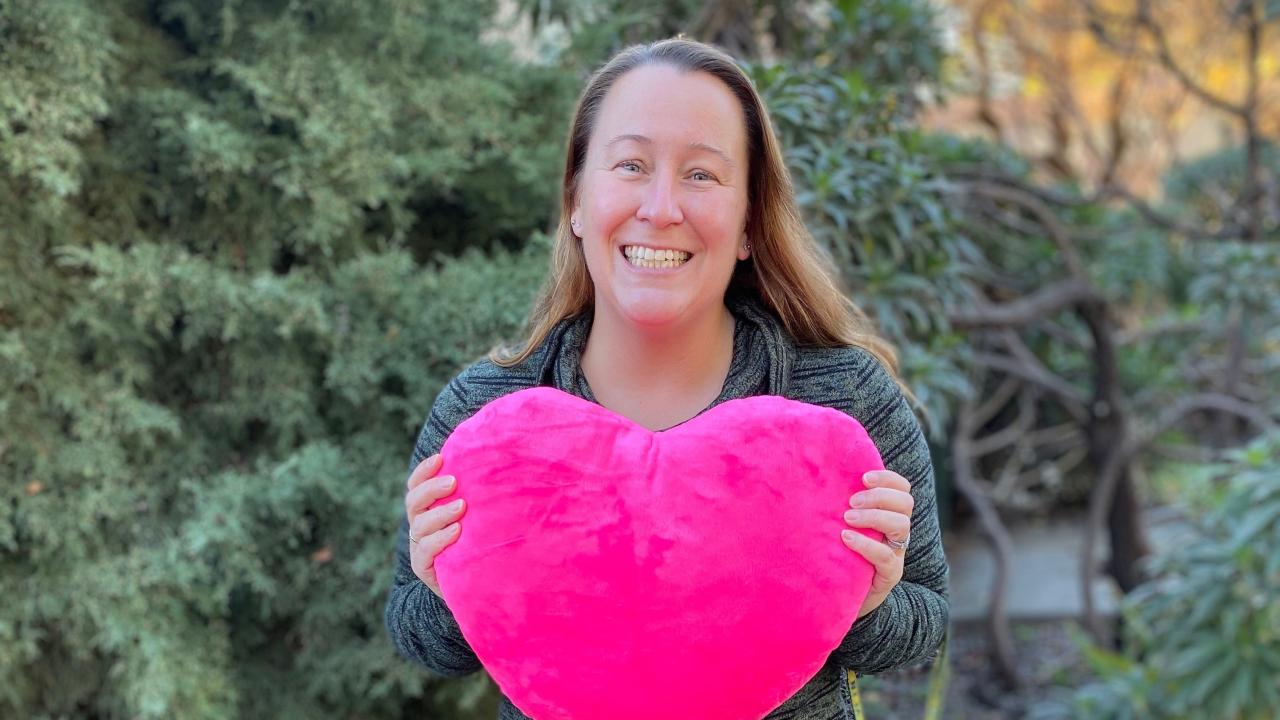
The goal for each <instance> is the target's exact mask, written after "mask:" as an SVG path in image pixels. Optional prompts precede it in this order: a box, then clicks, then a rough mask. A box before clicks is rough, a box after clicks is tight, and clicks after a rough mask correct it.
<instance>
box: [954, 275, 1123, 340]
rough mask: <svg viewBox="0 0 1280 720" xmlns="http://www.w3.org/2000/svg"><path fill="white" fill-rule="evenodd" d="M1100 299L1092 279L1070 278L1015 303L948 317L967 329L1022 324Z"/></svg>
mask: <svg viewBox="0 0 1280 720" xmlns="http://www.w3.org/2000/svg"><path fill="white" fill-rule="evenodd" d="M1098 299H1099V298H1098V295H1097V293H1096V291H1095V290H1094V289H1093V286H1092V285H1090V284H1089V283H1088V282H1086V281H1084V280H1081V279H1079V278H1069V279H1067V280H1063V281H1061V282H1057V283H1054V284H1053V285H1049V286H1047V287H1044V288H1041V289H1040V290H1038V291H1036V292H1034V293H1032V294H1030V295H1027V296H1025V297H1022V298H1019V299H1017V300H1014V301H1011V302H1007V303H1001V304H999V305H987V306H985V307H979V308H975V309H973V310H970V311H968V312H957V313H952V314H951V315H949V316H948V319H949V320H950V321H951V324H952V325H954V326H955V327H958V328H963V329H976V328H1004V327H1020V326H1023V325H1030V324H1031V323H1034V322H1038V321H1040V320H1043V319H1044V318H1046V317H1048V316H1049V315H1052V314H1054V313H1056V312H1058V311H1060V310H1063V309H1064V308H1068V307H1071V306H1072V305H1075V304H1077V303H1081V302H1085V301H1089V300H1098Z"/></svg>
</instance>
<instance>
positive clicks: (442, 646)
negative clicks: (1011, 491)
mask: <svg viewBox="0 0 1280 720" xmlns="http://www.w3.org/2000/svg"><path fill="white" fill-rule="evenodd" d="M726 305H727V306H728V307H729V310H730V312H732V313H733V315H734V317H735V319H736V327H735V330H734V338H733V360H732V362H731V365H730V368H729V375H728V377H727V378H726V380H725V384H724V388H723V390H722V391H721V393H720V396H719V397H718V398H716V400H715V401H714V402H712V403H711V405H708V406H707V409H710V408H712V407H715V406H716V405H718V404H720V403H722V402H726V401H728V400H733V399H735V398H742V397H748V396H752V395H781V396H783V397H787V398H790V399H792V400H798V401H801V402H806V403H811V404H814V405H822V406H826V407H830V408H834V409H836V410H840V411H842V412H845V413H848V414H849V415H851V416H853V417H854V418H855V419H857V420H858V421H859V422H860V423H862V425H863V426H864V427H865V428H866V430H867V432H868V434H870V436H871V439H872V440H873V441H874V442H875V444H876V447H877V448H878V449H879V451H880V455H881V457H882V459H883V460H884V463H885V467H887V468H888V469H890V470H893V471H894V472H897V473H898V474H900V475H902V476H903V477H905V478H906V479H907V480H909V481H910V482H911V494H912V496H914V498H915V510H914V512H913V514H912V518H911V544H910V545H909V546H908V548H907V555H906V564H905V569H904V573H903V578H902V581H901V582H900V583H899V584H898V585H897V586H896V587H895V588H894V589H893V590H892V592H890V594H889V596H888V598H886V600H885V602H884V603H883V604H882V605H880V607H878V608H876V609H875V610H873V611H872V612H871V613H869V614H867V615H866V616H865V617H863V618H861V619H859V620H858V621H857V622H855V623H854V624H853V626H852V627H851V628H850V630H849V632H848V634H847V635H846V636H845V637H844V639H843V640H842V641H841V643H840V645H839V647H837V648H836V649H835V651H833V652H832V653H831V656H830V657H829V658H828V660H827V663H826V664H825V665H824V666H823V668H822V669H821V670H820V671H819V672H818V674H817V675H815V676H814V677H813V679H812V680H810V681H809V683H808V684H807V685H805V686H804V687H803V688H801V689H800V691H799V692H797V693H796V694H795V695H794V696H792V697H791V698H790V699H788V700H787V701H786V702H785V703H783V704H782V705H781V706H780V707H778V708H777V709H775V710H774V711H773V712H771V713H770V714H769V715H768V716H767V718H766V720H809V719H813V720H836V719H837V718H839V719H841V720H844V719H848V720H852V718H853V708H852V701H851V698H850V693H849V685H848V682H847V675H846V671H847V670H853V671H855V672H857V673H858V674H859V675H865V674H872V673H877V672H883V671H885V670H889V669H891V668H897V667H901V666H905V665H912V664H917V663H922V662H927V661H929V660H931V659H932V658H933V657H934V655H935V654H936V652H937V650H938V647H939V645H940V643H941V642H942V639H943V635H944V634H945V632H946V628H947V621H948V610H949V604H948V599H947V578H948V569H947V562H946V557H945V555H944V554H943V549H942V535H941V532H940V529H939V525H938V510H937V502H936V497H935V495H934V480H933V465H932V463H931V461H930V457H929V448H928V445H927V444H926V442H925V438H924V435H923V433H922V432H921V429H920V425H919V423H918V422H917V421H916V417H915V415H914V414H913V412H912V410H911V408H910V405H909V404H908V402H907V401H906V399H905V397H904V396H903V395H902V393H901V392H900V391H899V389H898V387H897V385H896V384H895V383H894V382H893V379H892V378H891V377H890V376H889V374H888V372H887V371H886V370H885V369H884V368H883V367H882V366H881V365H880V364H879V362H877V361H876V360H875V358H874V357H873V356H872V355H871V354H869V353H867V352H866V351H864V350H862V349H860V348H806V347H797V346H796V345H795V343H794V342H793V341H792V339H791V338H790V336H789V335H787V333H786V331H785V329H784V328H783V326H782V324H781V322H780V321H779V320H778V319H777V317H776V316H774V315H773V314H772V313H771V312H770V311H769V310H767V309H766V308H765V306H764V305H763V304H762V303H761V302H760V301H758V300H756V299H753V298H745V297H732V296H731V297H729V298H727V299H726ZM590 329H591V313H590V312H587V313H585V314H583V315H579V316H576V317H573V318H569V319H566V320H564V321H563V322H561V323H560V324H559V325H557V326H556V328H555V329H554V331H553V332H552V333H551V334H550V335H549V336H548V337H547V339H546V340H545V341H544V343H543V344H542V346H541V347H540V348H539V349H538V350H537V351H536V352H535V353H534V354H533V355H531V356H530V358H529V359H528V360H526V361H525V362H524V363H522V364H520V365H518V366H516V367H512V368H502V367H499V366H497V365H494V364H493V363H491V362H489V361H488V360H480V361H477V362H475V363H473V364H472V365H470V366H468V367H467V368H466V369H464V370H463V371H462V372H461V373H459V374H458V375H457V376H456V377H454V378H453V379H452V380H451V381H450V382H449V384H448V385H446V386H445V387H444V389H442V390H441V391H440V394H439V395H438V396H437V397H436V400H435V403H434V405H433V406H432V408H431V412H430V415H429V416H428V417H427V420H426V422H425V423H424V425H423V427H422V431H421V433H420V434H419V436H418V441H417V444H416V446H415V447H414V450H413V455H412V457H411V459H410V461H409V469H410V471H412V469H413V468H414V467H416V466H417V465H418V463H420V462H422V460H424V459H426V458H427V457H430V456H431V455H433V454H435V453H437V452H439V450H440V448H441V447H442V446H443V445H444V441H445V439H446V438H447V437H448V436H449V433H450V432H452V431H453V429H454V428H455V427H457V425H458V424H460V423H461V422H462V421H463V420H466V419H467V418H469V417H471V415H473V414H474V413H475V412H477V411H478V410H479V409H480V408H482V407H484V405H485V404H487V403H489V402H491V401H493V400H495V399H497V398H499V397H502V396H503V395H507V394H510V393H513V392H517V391H519V390H523V389H526V388H530V387H535V386H552V387H555V388H558V389H560V390H563V391H564V392H567V393H571V394H573V395H576V396H578V397H581V398H583V399H586V400H589V401H591V402H598V401H597V400H596V399H595V397H594V396H593V395H592V393H591V388H590V387H588V386H587V382H586V378H585V376H584V375H583V373H582V369H581V357H582V351H583V349H584V347H585V345H586V340H587V335H588V332H589V331H590ZM704 412H705V410H704ZM463 522H466V519H465V517H464V518H463ZM408 532H409V521H408V518H407V517H402V518H401V522H400V530H399V533H398V536H397V538H396V550H395V570H394V575H393V578H392V583H391V589H390V592H389V593H388V596H387V605H386V613H385V622H386V627H387V632H388V634H389V635H390V637H391V641H392V643H393V644H394V645H395V648H396V652H397V653H398V654H399V655H401V656H402V657H404V658H406V659H408V660H410V661H412V662H414V663H417V664H418V665H420V666H422V667H423V668H425V669H426V670H428V671H430V672H432V673H435V674H437V675H440V676H444V677H458V676H462V675H466V674H468V673H472V672H475V671H477V670H479V669H480V668H481V665H480V661H479V660H478V659H477V658H476V655H475V653H474V652H472V650H471V648H470V647H469V646H468V645H467V642H466V640H465V639H464V638H463V636H462V633H461V631H460V630H459V628H458V624H457V622H456V621H455V620H454V618H453V614H452V613H451V612H450V610H449V608H448V607H447V606H446V605H445V603H444V601H443V600H441V599H440V598H439V597H438V596H436V594H435V593H433V592H431V590H430V589H429V588H427V586H426V585H424V584H423V583H422V581H421V580H419V579H418V577H417V576H416V575H415V574H414V573H413V569H412V566H411V565H410V563H409V550H408V544H409V540H408ZM833 542H838V539H833ZM498 717H499V720H527V718H526V716H525V715H524V714H523V713H522V712H520V710H519V709H518V708H516V707H515V706H514V705H513V704H512V703H511V702H510V700H508V699H507V698H505V697H504V698H502V702H501V705H500V709H499V715H498Z"/></svg>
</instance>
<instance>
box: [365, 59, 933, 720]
mask: <svg viewBox="0 0 1280 720" xmlns="http://www.w3.org/2000/svg"><path fill="white" fill-rule="evenodd" d="M561 202H562V204H561V220H560V226H559V228H558V230H557V233H556V238H555V246H554V249H553V253H552V261H551V268H550V274H549V277H548V279H547V282H546V284H545V286H544V287H543V290H542V293H541V295H540V298H539V300H538V302H537V304H536V306H535V307H534V308H533V311H532V313H531V315H530V319H529V328H530V329H529V336H528V338H527V340H526V342H525V343H524V344H523V347H521V348H520V349H519V350H518V351H514V352H508V351H506V350H503V349H496V350H495V351H494V352H493V353H492V354H491V355H490V357H489V358H488V359H485V360H480V361H478V362H476V363H474V364H472V365H471V366H469V367H468V368H466V369H465V370H464V371H463V372H462V373H460V374H459V375H458V376H457V377H456V378H454V379H453V380H452V381H451V382H450V383H449V385H448V386H447V387H446V388H445V389H444V390H443V391H442V392H441V393H440V395H439V397H438V398H437V399H436V402H435V404H434V406H433V407H432V410H431V413H430V415H429V417H428V418H427V421H426V423H425V424H424V425H423V429H422V433H421V435H420V436H419V439H418V444H417V447H416V448H415V451H414V454H413V457H412V458H411V461H410V468H411V470H412V473H411V476H410V479H409V489H408V492H407V493H406V496H405V519H404V521H403V522H402V524H401V532H400V538H399V545H398V552H397V567H396V574H395V580H394V583H393V586H392V589H391V592H390V595H389V597H388V602H387V609H386V623H387V628H388V632H389V633H390V635H391V638H392V640H393V641H394V643H395V645H396V648H397V649H398V651H399V652H400V653H401V654H402V655H403V656H405V657H407V658H410V659H412V660H414V661H416V662H418V663H419V664H421V665H422V666H423V667H425V668H427V669H429V670H431V671H433V672H436V673H439V674H444V675H461V674H465V673H469V672H473V671H475V670H478V669H480V667H481V665H480V662H479V660H478V658H477V657H476V655H475V653H474V652H473V651H472V649H471V648H470V646H469V645H468V644H467V642H466V639H465V638H464V637H463V636H462V634H461V631H460V629H459V627H458V624H457V622H456V620H455V619H454V617H453V614H452V613H451V611H450V610H449V608H448V606H447V605H446V604H445V603H444V600H443V598H442V597H441V594H440V587H439V584H438V582H437V580H436V576H435V571H434V569H433V565H434V559H435V557H436V555H437V554H438V553H440V552H441V551H443V550H446V549H447V547H448V546H449V545H450V544H452V543H453V542H455V541H456V540H457V538H458V536H459V533H460V532H461V529H460V522H459V519H460V518H462V516H463V515H462V514H463V512H465V510H464V509H463V508H464V506H463V505H458V506H456V507H455V504H453V503H450V504H448V505H445V504H444V503H437V502H436V501H437V500H441V499H443V498H445V497H448V495H449V493H450V492H451V490H452V488H453V487H454V486H455V485H454V479H453V478H452V477H451V476H448V475H443V476H440V477H435V473H436V472H438V470H439V468H440V458H439V456H438V455H437V453H439V451H440V448H441V447H442V446H443V444H444V441H445V439H446V438H447V437H448V436H449V434H450V433H451V432H452V431H453V429H454V428H456V427H457V426H458V425H459V424H460V423H462V422H463V421H464V420H466V419H467V418H469V417H471V416H473V415H474V414H475V413H476V412H478V411H479V410H480V409H481V408H482V407H484V406H485V405H487V404H488V403H490V402H492V401H493V400H496V399H498V398H500V397H503V396H506V395H509V394H511V393H514V392H518V391H520V390H523V389H527V388H532V387H539V386H549V387H554V388H557V389H559V390H562V391H564V392H568V393H571V394H573V395H576V396H578V397H580V398H583V399H585V400H588V401H590V402H593V403H597V404H599V405H601V406H603V407H604V408H606V409H607V410H610V411H612V412H614V413H616V414H618V415H621V416H623V417H625V418H628V419H629V420H631V421H633V422H634V423H636V424H637V425H640V426H642V427H643V428H645V429H647V430H650V431H654V432H658V431H662V430H666V429H670V428H672V427H674V426H676V425H679V424H681V423H683V422H686V421H688V420H689V419H691V418H693V417H696V416H698V415H701V414H702V413H705V412H706V411H707V410H709V409H711V408H712V407H715V406H717V405H719V404H721V403H724V402H727V401H729V400H733V399H737V398H744V397H750V396H756V395H777V396H782V397H786V398H789V399H792V400H797V401H800V402H803V403H809V404H812V405H820V406H825V407H830V408H834V409H837V410H840V411H841V412H844V413H847V414H849V415H850V416H852V417H853V418H854V419H856V420H858V421H859V422H860V423H861V424H862V425H863V426H864V427H865V428H866V431H867V433H868V435H869V436H870V438H871V440H872V441H873V442H874V444H875V445H876V447H877V449H878V451H879V453H880V455H881V457H882V458H883V461H884V467H885V470H884V471H881V472H876V473H870V474H868V475H867V476H865V478H863V479H862V480H863V482H865V486H866V488H867V490H865V491H862V492H859V493H856V494H855V495H853V496H852V497H850V498H849V503H848V505H846V506H843V507H833V508H831V513H832V517H836V516H839V517H840V518H841V523H842V527H844V529H845V532H844V533H843V534H842V535H841V537H840V538H836V537H832V542H833V543H836V542H839V543H842V544H843V546H844V548H846V549H847V550H848V551H849V552H852V553H857V554H858V555H861V556H862V557H863V558H865V559H866V560H867V561H868V562H870V563H871V564H872V565H873V566H874V568H875V576H874V580H873V582H872V586H871V588H870V591H869V593H868V594H867V595H866V598H865V599H864V600H863V601H862V603H861V605H860V606H859V607H858V608H857V613H856V618H857V619H856V621H855V622H853V624H852V626H851V627H850V628H849V631H848V633H847V634H846V635H845V637H844V638H843V640H842V641H841V642H840V644H839V646H838V647H836V648H835V649H834V650H833V651H832V652H831V654H830V656H829V657H828V658H826V662H825V664H824V666H823V668H822V669H821V670H820V671H819V672H818V673H817V674H816V675H815V676H814V677H813V678H812V679H811V680H810V681H809V682H808V683H807V684H806V685H805V686H804V687H803V688H801V689H800V691H799V692H797V693H795V695H794V696H793V697H791V698H789V699H787V700H786V702H784V703H782V704H781V705H780V706H779V707H777V708H776V709H775V710H774V711H773V712H771V713H770V714H769V715H768V718H769V719H770V720H782V719H783V718H793V719H799V718H841V717H852V714H853V712H854V709H853V703H852V700H851V698H850V693H849V690H848V687H849V686H848V685H847V684H846V683H845V682H844V679H845V678H844V671H846V670H849V671H858V672H879V671H882V670H886V669H889V668H893V667H898V666H901V665H905V664H909V663H916V662H921V661H924V660H927V659H929V658H930V657H932V656H933V655H934V653H935V652H936V651H937V649H938V647H939V645H940V643H941V642H942V639H943V636H944V633H945V630H946V626H947V617H948V602H947V577H948V571H947V564H946V559H945V557H944V555H943V552H942V545H941V535H940V533H939V530H938V518H937V506H936V502H935V498H934V489H933V487H934V482H933V468H932V465H931V463H930V459H929V448H928V446H927V445H926V443H925V439H924V436H923V434H922V433H921V431H920V426H919V424H918V423H917V421H916V418H915V416H914V414H913V413H912V410H911V407H910V404H909V403H908V400H907V398H908V397H909V394H908V393H905V392H904V390H905V388H903V387H902V386H901V384H900V382H899V381H898V379H897V377H896V361H895V358H894V354H893V350H892V348H890V347H889V345H888V344H887V343H886V342H884V341H883V340H882V339H881V338H880V337H879V336H878V335H877V334H876V332H875V330H874V329H873V327H872V326H871V324H870V322H869V321H868V320H867V318H866V316H865V315H864V314H863V313H862V312H861V310H859V309H858V308H857V307H856V306H855V305H854V304H853V303H852V302H851V301H850V300H849V299H848V298H847V297H846V295H845V294H844V293H843V292H841V289H840V287H839V283H838V282H837V280H836V273H835V272H834V268H832V267H831V266H830V263H829V260H828V259H827V258H826V256H825V255H823V254H822V253H821V252H820V250H819V249H818V247H817V245H816V243H815V242H814V240H813V238H812V236H811V235H810V234H809V232H808V231H807V230H806V228H805V227H804V224H803V223H802V222H801V220H800V217H799V213H798V211H797V209H796V203H795V198H794V193H793V191H792V186H791V181H790V178H789V176H788V174H787V171H786V168H785V166H784V164H783V161H782V152H781V149H780V147H779V145H778V141H777V138H776V136H775V134H774V131H773V129H772V126H771V124H770V121H769V117H768V114H767V112H766V111H765V109H764V106H763V104H762V103H761V100H760V97H759V95H758V94H757V93H756V91H755V88H754V87H753V86H752V84H751V82H750V80H749V79H748V78H747V76H746V75H745V74H744V73H743V72H742V70H741V69H740V68H739V67H738V66H737V65H736V64H735V63H734V61H733V59H732V58H731V57H729V56H728V55H726V54H725V53H723V52H722V51H720V50H719V49H717V48H714V47H712V46H708V45H705V44H702V43H697V42H693V41H689V40H685V39H672V40H664V41H661V42H656V43H651V44H648V45H638V46H634V47H631V48H628V49H626V50H624V51H623V52H621V53H619V54H618V55H617V56H616V57H614V58H613V59H612V60H610V61H609V63H607V64H606V65H605V66H604V67H602V68H601V69H600V70H599V71H597V72H596V73H595V74H594V75H593V76H592V77H591V79H590V80H589V81H588V83H587V87H586V88H585V89H584V91H583V93H582V96H581V97H580V98H579V101H578V105H577V108H576V111H575V113H574V117H573V122H572V125H571V128H570V132H569V144H568V152H567V156H566V161H565V174H564V180H563V185H562V193H561ZM806 441H807V438H802V437H801V438H795V442H797V443H804V442H806ZM512 481H513V482H519V479H518V478H513V479H512ZM791 481H792V482H793V483H794V486H795V487H796V488H797V491H798V492H804V488H805V487H806V485H805V482H806V478H805V477H804V476H803V474H801V473H797V476H796V477H795V478H791ZM780 511H786V508H780ZM761 521H763V522H767V521H768V518H762V519H761ZM850 528H868V529H873V530H876V531H879V533H881V534H883V537H884V540H883V541H879V540H877V539H874V537H879V535H875V534H874V533H873V534H871V535H867V534H863V533H858V532H852V531H851V530H850ZM908 540H909V541H910V543H909V546H908ZM752 551H753V550H752V549H751V548H744V549H743V552H748V553H750V552H752ZM762 557H765V555H762ZM814 601H815V602H835V601H837V599H834V598H815V599H814ZM852 609H853V608H852V605H850V610H852ZM794 611H795V608H779V618H785V617H786V616H787V613H788V612H794ZM780 621H782V620H780ZM751 630H752V629H751V628H748V627H744V628H742V632H743V633H744V638H745V640H746V641H748V642H749V641H750V633H751ZM725 652H732V649H731V648H726V649H725ZM564 672H566V673H572V672H573V668H565V669H564ZM730 684H731V683H730ZM722 687H728V685H723V684H722ZM501 717H502V718H507V719H517V718H524V715H523V713H521V712H520V711H519V709H517V708H516V707H515V706H514V705H513V704H512V703H511V702H510V701H509V700H506V699H505V698H504V701H503V703H502V709H501Z"/></svg>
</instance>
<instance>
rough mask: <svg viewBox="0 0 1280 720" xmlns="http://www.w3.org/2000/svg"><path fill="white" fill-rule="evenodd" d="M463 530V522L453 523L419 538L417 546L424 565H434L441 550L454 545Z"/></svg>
mask: <svg viewBox="0 0 1280 720" xmlns="http://www.w3.org/2000/svg"><path fill="white" fill-rule="evenodd" d="M461 532H462V525H461V523H451V524H450V525H448V526H446V527H444V528H443V529H440V530H437V531H435V532H433V533H429V534H428V535H426V536H425V537H422V538H419V539H418V544H417V545H416V546H415V547H416V549H417V551H418V554H419V556H420V557H421V558H422V561H423V566H424V567H428V568H429V567H433V566H434V565H435V560H436V556H437V555H439V554H440V551H441V550H444V549H445V548H446V547H448V546H450V545H452V544H453V543H454V541H455V540H457V539H458V535H459V533H461Z"/></svg>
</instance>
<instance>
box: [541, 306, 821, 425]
mask: <svg viewBox="0 0 1280 720" xmlns="http://www.w3.org/2000/svg"><path fill="white" fill-rule="evenodd" d="M725 305H726V307H728V308H729V312H730V313H732V314H733V316H734V320H735V324H734V331H733V360H732V361H731V362H730V364H729V375H728V377H726V378H725V384H724V388H723V390H722V391H721V394H720V396H719V397H718V398H716V400H715V401H714V402H712V403H711V405H709V406H708V408H711V407H714V406H716V405H718V404H720V403H721V402H724V401H726V400H732V399H736V398H740V397H748V396H751V395H784V396H785V395H786V393H787V389H788V387H789V385H790V380H791V369H792V367H793V366H794V364H795V355H796V348H795V343H794V341H793V340H792V339H791V336H790V335H788V334H787V331H786V328H785V327H783V325H782V321H781V320H779V319H778V317H777V316H776V315H775V314H774V313H773V312H772V311H771V310H769V309H768V307H767V306H765V304H764V303H763V302H762V301H760V300H759V299H758V298H754V297H750V296H747V295H730V296H728V297H727V298H726V301H725ZM592 317H593V311H592V310H590V309H588V310H586V311H585V312H582V313H579V314H578V315H575V316H572V317H569V318H566V319H564V320H562V321H560V322H559V323H557V324H556V326H555V327H554V328H553V329H552V330H551V332H550V333H548V334H547V338H546V340H545V341H544V342H543V347H542V350H541V351H540V353H539V354H540V356H541V357H540V361H541V363H540V366H541V371H540V372H539V375H538V378H539V380H538V383H539V384H540V385H546V386H551V387H555V388H557V389H559V390H563V391H564V392H567V393H570V394H573V395H577V396H578V397H581V398H583V399H586V400H590V401H591V402H596V400H595V397H594V396H593V395H592V394H591V389H590V387H589V386H588V385H587V382H586V377H585V376H584V375H583V373H582V352H583V350H584V349H585V348H586V344H587V335H588V334H589V333H590V331H591V320H592Z"/></svg>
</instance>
